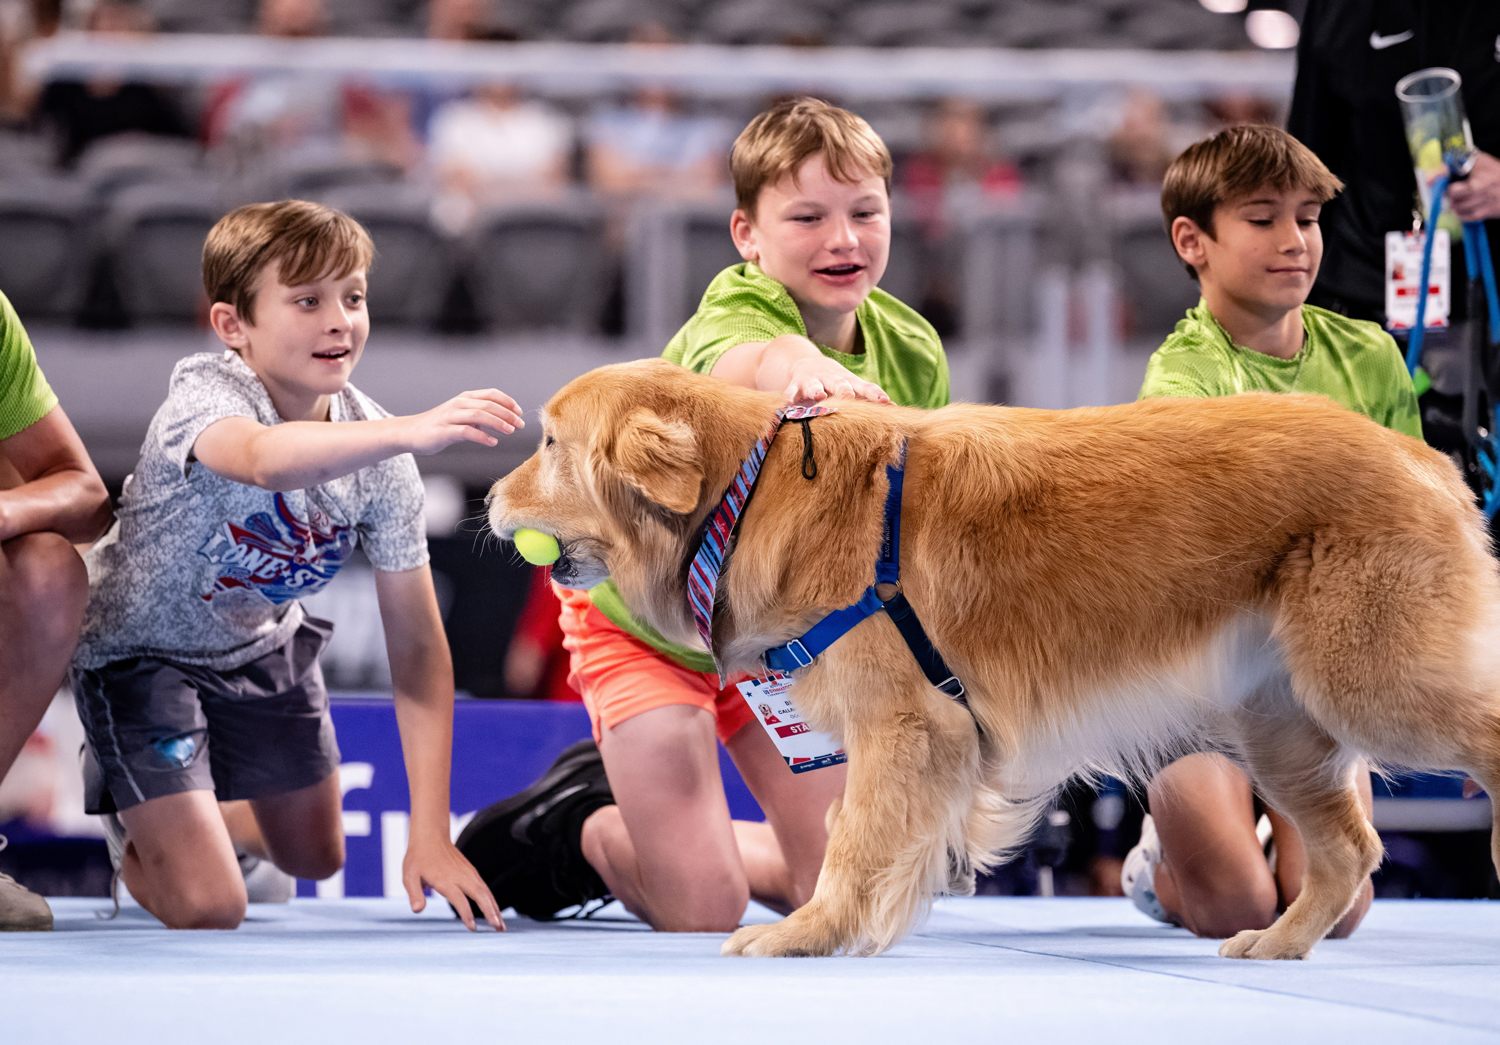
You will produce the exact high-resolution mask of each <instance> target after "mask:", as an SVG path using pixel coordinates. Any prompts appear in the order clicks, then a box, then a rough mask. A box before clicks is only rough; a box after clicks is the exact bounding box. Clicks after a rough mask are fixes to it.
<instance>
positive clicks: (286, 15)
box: [203, 0, 343, 156]
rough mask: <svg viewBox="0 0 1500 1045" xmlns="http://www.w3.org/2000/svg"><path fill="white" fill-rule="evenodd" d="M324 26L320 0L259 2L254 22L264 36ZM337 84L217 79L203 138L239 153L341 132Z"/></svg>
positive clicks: (294, 78)
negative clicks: (223, 80)
mask: <svg viewBox="0 0 1500 1045" xmlns="http://www.w3.org/2000/svg"><path fill="white" fill-rule="evenodd" d="M327 24H328V12H327V9H326V8H325V7H324V6H323V3H322V0H261V3H260V7H259V9H258V14H257V17H256V26H257V29H258V30H259V32H260V33H261V34H262V35H265V36H275V37H281V38H285V39H295V38H302V37H309V36H317V35H318V34H319V33H320V32H321V31H322V29H323V27H324V26H326V25H327ZM342 115H343V113H342V97H341V92H340V89H339V84H338V82H337V81H336V80H334V79H333V78H331V77H327V76H318V75H310V74H298V73H292V74H287V73H270V74H265V75H261V76H255V77H238V78H236V79H233V80H229V81H226V82H224V83H220V84H218V85H217V86H215V87H214V88H213V90H212V91H211V92H210V94H209V99H208V104H207V106H206V107H205V109H204V114H203V137H204V141H205V143H206V144H207V145H208V146H209V147H210V148H220V147H228V148H230V149H232V150H233V151H234V152H236V153H239V154H240V155H241V156H254V155H257V154H259V153H262V152H266V151H268V150H287V149H294V148H297V147H298V146H302V145H307V144H309V143H311V142H314V141H317V140H320V139H321V140H323V141H325V142H326V141H330V140H337V139H338V138H339V136H340V133H341V123H342Z"/></svg>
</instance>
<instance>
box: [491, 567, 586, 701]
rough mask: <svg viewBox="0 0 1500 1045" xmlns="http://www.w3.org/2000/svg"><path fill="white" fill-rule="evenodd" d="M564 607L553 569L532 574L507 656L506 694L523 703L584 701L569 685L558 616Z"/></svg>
mask: <svg viewBox="0 0 1500 1045" xmlns="http://www.w3.org/2000/svg"><path fill="white" fill-rule="evenodd" d="M561 612H562V603H560V602H559V601H558V599H557V593H556V592H555V591H553V590H552V568H551V567H550V566H538V567H536V568H535V569H533V571H532V574H531V586H530V589H529V590H528V591H527V593H526V606H525V608H524V609H522V610H521V618H520V620H518V621H517V622H516V630H515V631H514V632H513V633H512V635H511V639H510V648H509V649H508V650H506V652H505V690H506V692H507V693H508V694H509V695H510V696H511V697H513V698H519V699H523V700H582V699H583V698H582V697H580V696H579V695H578V691H577V690H575V689H574V688H573V687H572V686H570V685H569V684H568V651H567V650H566V649H564V648H563V631H562V626H561V625H560V624H559V623H558V615H559V614H560V613H561Z"/></svg>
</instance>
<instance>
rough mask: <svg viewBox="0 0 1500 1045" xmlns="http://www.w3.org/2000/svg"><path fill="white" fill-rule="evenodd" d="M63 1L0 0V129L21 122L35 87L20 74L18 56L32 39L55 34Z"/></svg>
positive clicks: (30, 102) (34, 92) (34, 93)
mask: <svg viewBox="0 0 1500 1045" xmlns="http://www.w3.org/2000/svg"><path fill="white" fill-rule="evenodd" d="M61 20H62V0H0V126H6V125H18V124H21V123H24V122H25V121H26V118H27V117H28V116H29V115H30V113H31V111H32V103H33V101H34V100H35V98H36V85H35V84H34V83H31V82H29V81H28V80H27V78H26V77H25V76H24V75H23V73H22V68H21V65H22V63H21V57H22V55H23V54H24V53H25V51H26V47H27V45H28V44H30V43H31V41H33V40H37V39H41V38H44V37H48V36H51V35H53V34H54V33H56V32H57V29H58V25H59V23H60V22H61Z"/></svg>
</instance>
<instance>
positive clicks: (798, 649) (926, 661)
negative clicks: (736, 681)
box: [765, 443, 977, 721]
mask: <svg viewBox="0 0 1500 1045" xmlns="http://www.w3.org/2000/svg"><path fill="white" fill-rule="evenodd" d="M885 475H886V479H887V480H888V481H889V484H890V488H889V489H888V490H887V491H886V495H885V532H884V535H883V536H882V537H881V541H880V558H878V559H876V560H875V584H872V585H870V586H869V587H868V588H866V589H865V593H864V594H863V595H861V596H860V598H859V601H858V602H856V603H855V604H854V605H852V606H845V607H844V608H843V609H841V610H834V611H833V612H832V613H830V614H829V615H828V616H826V617H824V618H823V619H822V620H820V621H818V623H816V624H814V625H813V626H812V627H811V628H809V629H808V630H807V632H806V634H804V635H803V636H802V637H801V638H797V639H793V640H792V641H791V642H788V643H786V644H785V645H782V646H774V647H772V648H771V649H768V650H766V652H765V665H766V667H767V668H769V669H770V670H772V671H782V672H792V671H796V670H797V669H798V668H805V667H807V666H808V665H809V664H811V663H812V662H813V661H814V660H815V659H817V657H818V655H819V654H820V653H822V652H823V651H824V650H826V649H828V647H830V646H832V645H833V644H834V643H835V642H837V641H838V640H839V639H841V638H843V637H844V636H845V635H847V634H848V633H849V632H850V631H852V630H853V629H854V627H855V626H856V625H857V624H859V623H860V621H862V620H864V619H865V618H866V617H872V616H874V615H875V614H877V613H879V612H880V611H881V610H885V612H886V615H887V616H888V617H890V618H891V623H893V624H895V625H896V630H897V631H899V632H901V638H902V639H904V640H905V641H906V646H907V648H908V649H909V650H911V655H912V656H913V657H914V658H916V661H917V665H918V666H919V667H920V668H921V669H922V674H923V675H925V676H927V681H928V682H930V683H931V684H932V685H933V686H934V687H936V688H937V689H939V690H941V691H942V692H944V693H946V694H947V695H948V696H950V697H952V698H953V699H954V700H956V701H958V702H959V703H960V704H962V705H963V706H964V707H965V708H966V709H968V708H969V700H968V694H967V692H966V691H965V690H964V684H963V683H962V682H960V681H959V679H958V676H957V675H955V674H953V672H952V671H951V670H949V668H948V665H947V663H946V662H945V661H944V660H943V657H942V654H940V653H939V652H938V651H937V649H936V648H935V647H934V646H933V645H932V640H931V639H929V638H928V637H927V631H926V629H925V628H923V627H922V622H921V620H920V619H918V617H917V614H916V611H915V610H913V609H912V606H911V603H910V602H908V601H907V599H906V596H905V595H904V594H902V593H901V591H900V590H899V589H897V591H896V593H895V594H894V595H892V596H891V597H890V598H889V599H882V598H881V597H880V594H879V592H877V591H876V585H880V584H899V583H900V582H901V487H902V482H903V480H904V479H905V476H906V444H905V443H902V445H901V455H900V457H899V458H898V459H897V461H896V463H895V464H888V465H886V466H885ZM969 713H970V714H973V710H972V709H969ZM976 721H977V720H976Z"/></svg>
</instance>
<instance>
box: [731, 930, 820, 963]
mask: <svg viewBox="0 0 1500 1045" xmlns="http://www.w3.org/2000/svg"><path fill="white" fill-rule="evenodd" d="M833 952H834V948H833V947H826V946H820V945H818V944H817V943H812V942H810V941H809V940H808V939H807V938H806V937H805V936H803V935H802V934H801V933H798V932H797V931H796V930H795V929H793V928H790V927H788V925H787V922H786V921H780V922H775V923H774V924H771V925H747V926H745V927H744V928H743V929H740V930H738V931H736V932H735V934H734V935H733V936H731V937H730V938H729V939H727V940H725V941H724V946H723V947H721V948H720V949H719V953H720V954H722V955H724V956H725V957H727V958H822V957H826V956H827V955H830V954H832V953H833Z"/></svg>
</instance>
